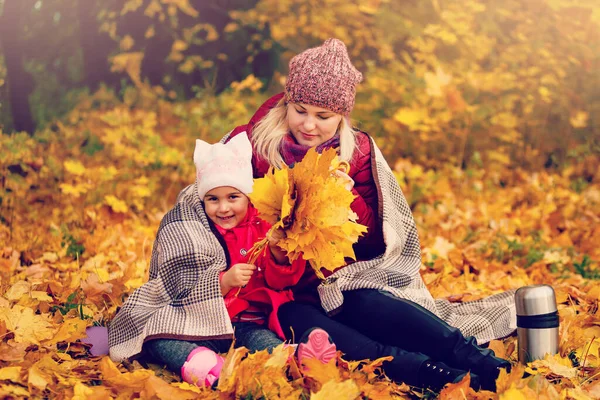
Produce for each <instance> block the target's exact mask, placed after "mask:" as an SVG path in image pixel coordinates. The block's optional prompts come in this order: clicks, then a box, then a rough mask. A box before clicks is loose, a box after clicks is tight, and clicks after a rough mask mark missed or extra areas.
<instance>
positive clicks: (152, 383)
mask: <svg viewBox="0 0 600 400" xmlns="http://www.w3.org/2000/svg"><path fill="white" fill-rule="evenodd" d="M140 397H141V398H149V399H164V400H187V399H196V398H198V397H200V396H198V394H197V393H195V392H193V391H188V390H185V389H182V388H179V387H176V386H172V385H169V384H168V383H167V382H165V381H164V380H162V379H160V378H159V377H158V376H155V375H151V376H149V377H148V379H147V380H146V386H145V387H144V390H143V391H142V392H141V393H140ZM202 398H206V397H205V396H202Z"/></svg>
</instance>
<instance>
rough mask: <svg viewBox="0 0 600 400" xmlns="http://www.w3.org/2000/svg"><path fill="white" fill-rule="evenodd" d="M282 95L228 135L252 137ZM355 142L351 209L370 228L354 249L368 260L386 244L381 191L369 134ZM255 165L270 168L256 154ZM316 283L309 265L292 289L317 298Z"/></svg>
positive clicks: (258, 170) (259, 171)
mask: <svg viewBox="0 0 600 400" xmlns="http://www.w3.org/2000/svg"><path fill="white" fill-rule="evenodd" d="M282 97H283V93H280V94H277V95H275V96H273V97H271V98H270V99H268V100H267V101H266V102H265V103H264V104H263V105H261V106H260V108H259V109H258V110H257V111H256V113H255V114H254V116H253V117H252V118H251V119H250V121H249V122H248V124H246V125H241V126H238V127H236V128H235V129H234V130H233V131H232V132H231V135H230V136H229V138H230V139H231V138H232V137H234V136H235V135H237V134H239V133H241V132H244V131H246V133H247V135H248V137H249V138H251V137H252V129H253V128H254V126H255V125H256V124H257V123H258V121H260V120H261V119H262V118H263V117H264V116H265V115H266V114H267V113H268V112H269V110H271V108H273V107H274V106H275V105H276V104H277V103H278V102H279V100H280V99H281V98H282ZM356 144H357V149H356V150H355V152H354V155H353V157H352V159H351V160H350V171H349V173H348V175H349V176H350V177H351V178H352V179H353V180H354V188H353V189H352V193H354V195H355V196H356V199H355V200H354V201H353V202H352V205H351V208H352V210H353V211H354V212H355V213H356V214H357V215H358V222H359V223H361V224H363V225H365V226H366V227H367V228H368V231H367V234H366V235H365V236H363V237H361V238H360V239H359V240H358V243H356V244H355V245H354V252H355V253H356V257H357V260H369V259H372V258H374V257H376V256H378V255H380V254H381V253H383V252H384V250H385V244H384V242H383V230H382V226H381V222H380V219H379V202H378V195H377V193H378V190H377V186H376V183H375V180H374V179H373V172H372V163H371V162H372V160H373V159H374V155H372V154H371V143H370V138H369V136H368V135H367V134H366V133H364V132H359V133H358V135H357V137H356ZM252 166H253V169H254V177H255V178H259V177H262V176H264V175H265V173H266V172H267V171H268V170H269V167H270V165H269V162H268V161H267V160H265V159H264V158H262V157H260V156H259V155H258V154H256V153H254V154H253V156H252ZM324 272H326V271H324ZM325 275H326V276H327V275H328V274H327V273H325ZM317 284H318V279H317V278H316V276H315V275H314V273H312V270H311V269H310V268H307V269H306V272H305V274H304V275H303V276H302V278H301V279H300V282H299V283H298V285H297V286H296V287H294V288H293V289H294V294H295V296H296V297H297V299H299V297H304V296H300V295H301V294H303V293H306V292H307V291H310V292H312V293H311V294H310V296H309V297H312V299H311V300H312V301H315V300H317V299H318V298H315V297H314V296H315V295H316V291H315V289H316V285H317ZM307 300H308V299H307Z"/></svg>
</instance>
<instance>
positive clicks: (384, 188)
mask: <svg viewBox="0 0 600 400" xmlns="http://www.w3.org/2000/svg"><path fill="white" fill-rule="evenodd" d="M371 165H372V169H373V177H374V179H375V182H376V184H377V187H378V189H379V192H378V194H379V215H380V216H381V220H382V221H383V236H384V240H385V243H386V251H385V253H384V254H383V255H381V256H379V257H377V258H374V259H372V260H368V261H360V262H356V263H352V264H350V265H348V266H346V267H344V268H342V269H340V270H339V271H337V272H336V273H334V274H333V275H331V276H330V277H328V278H327V279H326V280H325V281H324V282H323V283H322V284H321V285H320V286H319V287H318V291H319V297H320V298H321V305H322V306H323V308H324V309H325V311H327V312H330V313H331V312H334V311H335V310H336V309H337V308H339V307H341V306H342V303H343V301H344V297H343V294H342V292H343V291H347V290H356V289H377V290H383V291H387V292H389V293H391V294H392V295H394V296H396V297H398V298H402V299H407V300H411V301H414V302H415V303H417V304H419V305H421V306H423V307H425V308H426V309H428V310H429V311H431V312H432V313H434V314H436V315H437V316H439V317H440V318H441V319H443V320H444V321H446V322H447V323H448V324H450V325H452V326H454V327H456V328H458V329H460V331H461V332H462V333H463V334H464V335H465V336H474V337H475V338H476V339H477V342H478V343H479V344H482V343H487V342H489V341H490V340H492V339H498V338H501V337H505V336H508V335H510V334H511V333H512V332H513V331H514V330H515V329H516V328H517V317H516V308H515V304H514V291H513V290H510V291H506V292H503V293H499V294H496V295H493V296H490V297H488V298H485V299H481V300H477V301H472V302H466V303H451V302H449V301H448V300H445V299H434V298H433V297H432V296H431V293H429V290H427V287H426V286H425V283H424V282H423V279H422V278H421V275H420V273H419V270H420V268H421V247H420V244H419V236H418V233H417V227H416V224H415V221H414V219H413V216H412V213H411V210H410V207H409V206H408V203H407V202H406V199H405V197H404V194H403V193H402V189H401V188H400V185H399V184H398V181H397V180H396V177H395V176H394V174H393V172H392V170H391V169H390V167H389V165H388V164H387V162H386V161H385V159H384V158H383V154H381V151H380V150H379V148H377V145H376V144H375V142H374V140H373V138H371Z"/></svg>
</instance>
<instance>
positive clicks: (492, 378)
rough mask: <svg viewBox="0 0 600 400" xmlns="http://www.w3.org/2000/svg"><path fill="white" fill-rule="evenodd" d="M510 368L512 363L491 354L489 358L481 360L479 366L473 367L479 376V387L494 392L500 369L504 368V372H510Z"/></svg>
mask: <svg viewBox="0 0 600 400" xmlns="http://www.w3.org/2000/svg"><path fill="white" fill-rule="evenodd" d="M511 368H512V365H511V363H510V362H508V361H506V360H503V359H502V358H498V357H493V356H491V359H487V360H486V361H485V362H483V363H482V366H481V367H478V368H474V369H476V370H477V371H478V373H479V375H480V376H481V388H482V389H484V390H490V391H492V392H495V391H496V379H498V376H500V371H501V370H502V369H506V372H510V369H511Z"/></svg>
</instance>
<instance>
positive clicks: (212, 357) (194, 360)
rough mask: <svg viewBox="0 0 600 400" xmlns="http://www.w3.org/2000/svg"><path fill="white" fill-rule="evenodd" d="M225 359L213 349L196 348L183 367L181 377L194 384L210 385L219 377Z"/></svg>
mask: <svg viewBox="0 0 600 400" xmlns="http://www.w3.org/2000/svg"><path fill="white" fill-rule="evenodd" d="M224 361H225V360H224V359H223V357H221V356H220V355H218V354H217V353H215V352H214V351H212V350H211V349H208V348H206V347H198V348H195V349H194V350H192V352H191V353H190V354H189V355H188V357H187V361H186V362H185V363H184V364H183V367H181V377H182V378H183V380H184V381H185V382H187V383H190V384H192V385H196V386H207V387H210V386H212V385H213V383H215V382H216V381H217V379H219V376H220V375H221V369H222V368H223V362H224Z"/></svg>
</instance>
